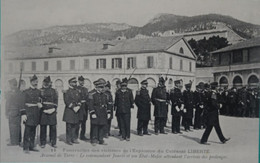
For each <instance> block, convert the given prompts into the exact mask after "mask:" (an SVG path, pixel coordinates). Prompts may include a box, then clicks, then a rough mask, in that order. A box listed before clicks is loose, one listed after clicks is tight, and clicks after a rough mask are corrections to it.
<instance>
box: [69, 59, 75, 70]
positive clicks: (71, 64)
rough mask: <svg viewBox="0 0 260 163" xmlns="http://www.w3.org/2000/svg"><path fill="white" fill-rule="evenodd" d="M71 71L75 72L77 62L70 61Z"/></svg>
mask: <svg viewBox="0 0 260 163" xmlns="http://www.w3.org/2000/svg"><path fill="white" fill-rule="evenodd" d="M70 70H75V60H70Z"/></svg>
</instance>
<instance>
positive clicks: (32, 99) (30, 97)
mask: <svg viewBox="0 0 260 163" xmlns="http://www.w3.org/2000/svg"><path fill="white" fill-rule="evenodd" d="M23 96H24V108H25V114H26V116H27V120H26V122H25V124H26V125H28V126H37V125H38V124H39V122H40V108H39V107H38V106H28V105H27V104H34V105H37V103H40V102H41V91H40V90H39V89H37V88H28V89H26V90H24V92H23Z"/></svg>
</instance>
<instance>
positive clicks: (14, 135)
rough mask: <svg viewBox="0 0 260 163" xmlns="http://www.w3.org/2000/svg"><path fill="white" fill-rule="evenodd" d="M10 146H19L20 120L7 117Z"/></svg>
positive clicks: (20, 137) (20, 135)
mask: <svg viewBox="0 0 260 163" xmlns="http://www.w3.org/2000/svg"><path fill="white" fill-rule="evenodd" d="M9 132H10V144H12V145H19V144H20V142H21V139H22V134H21V118H20V117H9Z"/></svg>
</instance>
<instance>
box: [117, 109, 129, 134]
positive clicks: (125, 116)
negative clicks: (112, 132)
mask: <svg viewBox="0 0 260 163" xmlns="http://www.w3.org/2000/svg"><path fill="white" fill-rule="evenodd" d="M119 117H120V118H119V120H120V125H121V132H122V138H123V139H126V138H130V123H131V114H130V113H122V114H119Z"/></svg>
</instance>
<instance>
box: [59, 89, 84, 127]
mask: <svg viewBox="0 0 260 163" xmlns="http://www.w3.org/2000/svg"><path fill="white" fill-rule="evenodd" d="M63 96H64V103H65V110H64V114H63V121H64V122H66V123H71V124H76V123H78V122H79V111H78V112H75V111H74V110H73V108H74V107H76V106H81V97H80V93H79V91H78V89H77V88H72V87H70V88H69V89H68V90H67V91H65V92H64V94H63Z"/></svg>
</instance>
